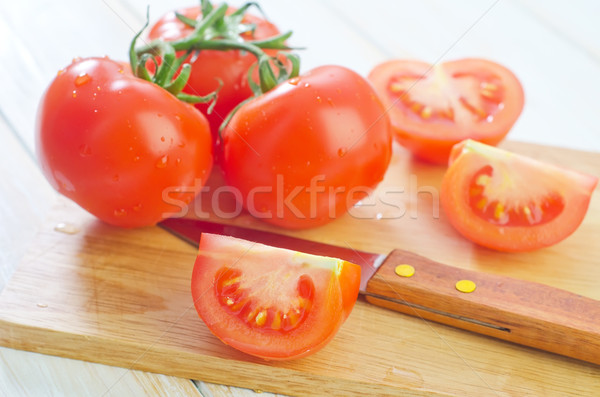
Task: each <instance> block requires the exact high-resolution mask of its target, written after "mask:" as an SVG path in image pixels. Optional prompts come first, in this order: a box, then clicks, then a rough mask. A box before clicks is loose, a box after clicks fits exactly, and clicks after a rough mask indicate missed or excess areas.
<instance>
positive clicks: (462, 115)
mask: <svg viewBox="0 0 600 397" xmlns="http://www.w3.org/2000/svg"><path fill="white" fill-rule="evenodd" d="M387 88H388V95H389V96H390V98H391V99H392V100H393V103H394V105H395V106H397V107H398V108H400V110H402V111H404V112H406V114H408V115H410V116H409V117H411V118H412V119H413V120H415V121H427V122H435V123H441V124H452V123H455V122H458V123H465V124H466V123H473V122H475V123H477V122H492V121H493V120H494V116H495V115H496V114H497V113H498V112H499V111H500V110H502V109H503V108H504V103H503V100H504V88H503V85H502V81H501V80H500V78H499V77H497V76H495V75H493V74H489V73H481V72H472V73H471V72H455V73H452V74H449V73H447V72H446V71H444V70H443V68H442V67H440V66H433V67H432V69H431V71H428V72H427V73H425V74H418V73H414V72H409V71H407V72H404V73H397V74H395V75H394V76H393V77H391V78H390V80H389V83H388V87H387Z"/></svg>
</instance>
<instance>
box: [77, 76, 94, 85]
mask: <svg viewBox="0 0 600 397" xmlns="http://www.w3.org/2000/svg"><path fill="white" fill-rule="evenodd" d="M91 79H92V78H91V77H90V75H89V74H87V73H81V74H80V75H79V76H77V77H75V85H76V86H77V87H81V86H82V85H84V84H87V83H89V82H90V80H91Z"/></svg>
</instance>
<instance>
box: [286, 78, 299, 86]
mask: <svg viewBox="0 0 600 397" xmlns="http://www.w3.org/2000/svg"><path fill="white" fill-rule="evenodd" d="M299 82H300V77H294V78H291V79H290V80H289V81H288V83H290V84H291V85H298V83H299Z"/></svg>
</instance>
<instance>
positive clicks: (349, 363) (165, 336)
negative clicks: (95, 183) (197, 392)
mask: <svg viewBox="0 0 600 397" xmlns="http://www.w3.org/2000/svg"><path fill="white" fill-rule="evenodd" d="M506 145H507V146H509V147H514V148H518V149H519V150H520V151H521V152H528V153H529V154H531V155H534V156H536V157H540V158H541V157H543V158H546V159H547V160H549V161H558V162H560V161H564V162H569V161H574V160H575V159H577V161H578V162H577V166H578V167H580V168H582V170H583V169H584V168H586V167H595V166H596V165H597V161H598V159H597V156H596V155H594V154H589V155H588V154H586V153H582V152H576V151H565V150H560V149H552V148H544V147H539V146H530V145H517V144H515V143H507V144H506ZM442 172H443V168H440V167H431V166H426V165H423V164H418V163H413V162H411V161H410V159H409V158H408V159H407V158H406V154H405V152H403V151H402V150H400V149H399V148H396V154H395V158H394V161H393V164H392V167H391V168H390V172H389V173H388V175H387V176H386V180H385V181H384V183H383V184H382V185H381V187H380V189H381V190H380V189H378V191H377V194H383V193H384V189H386V186H387V187H389V186H391V185H394V186H396V187H398V186H403V185H404V184H405V185H404V186H406V187H407V189H408V186H409V184H410V180H411V175H413V176H416V175H418V181H417V187H421V188H423V187H424V186H431V187H433V188H435V187H436V186H439V180H440V178H441V173H442ZM413 179H414V178H413ZM432 190H433V191H434V190H435V189H432ZM394 197H396V198H397V199H398V200H399V201H397V202H393V204H394V205H395V207H393V208H396V209H398V208H399V207H401V206H403V207H404V208H405V209H406V213H405V216H403V217H391V216H390V217H389V219H388V218H386V217H383V216H382V217H377V216H376V214H377V213H384V212H382V211H386V210H389V208H388V207H387V206H386V205H384V203H383V202H381V201H377V200H375V201H376V202H375V203H374V204H373V205H372V206H371V205H369V203H368V201H365V202H364V203H363V205H362V206H360V207H358V208H356V210H357V211H358V212H355V213H354V214H349V215H348V216H345V217H343V218H340V219H339V220H337V221H335V222H332V223H331V224H329V225H327V226H325V227H322V228H318V229H313V230H306V231H302V232H296V233H292V232H287V233H290V234H297V235H300V236H303V237H306V238H312V239H315V240H321V241H326V242H330V243H331V242H332V243H337V244H340V245H346V244H348V245H350V246H351V247H355V248H357V249H364V250H371V251H378V252H386V251H389V250H391V249H393V248H405V249H406V248H409V249H411V250H412V251H415V252H417V253H421V254H425V255H427V256H429V257H432V258H434V259H435V260H438V261H443V262H445V263H449V264H451V265H453V266H456V267H459V268H462V269H469V268H471V269H477V270H479V271H485V272H489V273H493V274H505V275H510V276H512V277H516V278H521V279H530V280H534V281H538V282H543V283H545V284H550V285H552V284H554V285H555V286H559V287H562V288H564V289H566V290H569V291H571V292H575V293H580V294H582V295H584V296H587V297H589V298H593V299H598V297H599V296H598V295H599V294H600V291H599V290H600V288H599V286H600V285H599V281H598V280H600V277H597V272H598V269H599V268H600V266H598V264H599V253H598V247H597V246H596V245H595V244H594V241H595V240H594V239H593V238H590V236H597V235H598V234H599V233H600V230H599V229H598V224H599V219H600V212H599V210H600V205H599V204H600V201H599V199H600V197H598V195H597V194H596V195H595V196H594V198H593V200H592V203H591V205H590V210H589V212H588V216H587V218H586V219H585V221H584V223H583V224H582V226H581V227H580V229H579V230H578V231H577V232H576V233H575V234H573V235H572V236H571V237H569V238H568V239H567V240H565V241H564V242H562V243H560V244H558V245H556V246H554V247H551V248H547V249H545V250H541V251H538V252H536V253H529V254H511V255H506V254H499V253H496V252H492V251H489V250H485V249H482V248H479V247H477V246H475V245H473V244H471V243H469V242H467V241H465V240H463V239H462V238H460V236H458V235H457V234H456V233H455V232H454V231H453V230H452V229H451V227H450V226H449V225H448V224H447V222H446V221H445V218H444V216H443V213H440V214H439V216H438V217H435V216H434V215H435V211H434V209H433V208H432V207H433V205H432V203H434V202H435V200H434V199H433V198H432V194H429V193H426V194H421V193H419V195H418V197H417V198H416V199H415V198H414V197H412V196H411V195H409V194H405V195H396V196H394ZM388 198H389V197H388ZM388 202H389V200H388ZM413 211H414V213H413ZM385 214H386V215H393V214H392V213H389V212H385ZM411 214H412V215H411ZM413 215H414V216H413ZM229 221H230V222H240V223H242V224H244V225H246V226H251V227H260V228H265V229H269V228H271V227H270V226H267V225H264V224H261V223H258V222H257V221H256V220H253V219H252V218H250V217H249V216H248V215H246V214H244V215H241V216H240V217H238V218H236V219H233V220H229ZM60 222H66V223H70V224H72V225H74V226H75V227H76V228H78V229H79V232H78V233H75V234H64V233H60V232H57V231H56V230H55V229H54V228H55V225H56V224H58V223H60ZM365 231H368V233H365ZM194 258H195V250H194V248H192V247H191V246H188V245H187V244H186V243H184V242H182V241H180V240H177V239H176V238H174V237H173V236H171V235H169V234H167V233H166V232H164V231H163V230H161V229H159V228H156V227H150V228H144V229H138V230H122V229H118V228H113V227H110V226H107V225H105V224H102V223H101V222H99V221H97V220H95V219H94V218H93V217H91V216H90V215H88V214H86V213H84V212H83V211H82V210H80V209H79V208H77V207H76V206H74V205H73V204H71V203H70V202H67V201H65V200H61V201H60V202H59V204H58V205H57V207H56V208H54V209H53V211H52V213H51V218H50V219H49V220H48V222H47V223H45V225H44V227H43V229H42V231H41V232H40V234H39V235H38V237H37V238H36V240H35V244H34V245H33V246H32V247H31V249H30V250H29V252H28V254H27V255H26V257H25V258H24V260H23V261H22V262H21V265H20V267H19V269H18V270H17V271H16V273H15V275H14V276H13V278H12V280H11V282H10V283H9V284H8V286H7V287H6V289H5V290H4V291H3V293H2V295H0V344H2V345H5V346H10V347H13V348H17V349H25V350H31V351H35V352H43V353H47V354H53V355H61V356H67V357H72V358H77V359H81V360H89V361H94V362H101V363H106V364H111V365H119V366H122V367H124V368H128V369H140V370H145V371H150V372H160V373H164V374H168V375H174V376H178V377H186V378H194V379H201V380H204V381H208V382H213V383H221V384H227V385H233V386H240V387H246V388H249V389H252V390H262V391H271V392H277V393H282V394H288V395H307V394H310V395H340V394H343V395H367V394H368V395H373V394H377V395H397V394H402V395H409V396H410V395H483V396H485V395H528V394H529V395H531V394H533V395H553V394H554V395H567V396H568V395H573V396H575V395H586V394H590V393H591V394H590V395H594V394H598V393H600V383H599V382H598V378H599V377H600V368H599V367H598V366H595V365H592V364H586V363H583V362H580V361H577V360H572V359H567V358H564V357H560V356H558V355H554V354H550V353H546V352H542V351H538V350H534V349H528V348H523V347H520V346H518V345H515V344H512V343H507V342H503V341H498V340H495V339H491V338H488V337H485V336H479V335H475V334H473V333H470V332H465V331H462V330H458V329H454V328H450V327H447V326H443V325H439V324H435V323H431V322H427V321H424V320H422V319H419V318H415V317H409V316H404V315H402V314H399V313H394V312H391V311H389V310H385V309H382V308H377V307H374V306H372V305H369V304H367V303H366V302H364V301H362V300H360V301H359V302H357V304H356V307H355V309H354V311H353V312H352V314H351V316H350V317H349V319H348V320H347V322H346V323H345V324H344V325H343V327H342V329H341V330H340V332H339V333H338V335H337V336H336V337H335V338H334V340H333V341H332V342H331V343H330V344H329V345H328V346H326V347H325V348H324V349H323V350H322V351H320V352H318V353H316V354H315V355H313V356H309V357H307V358H305V359H301V360H296V361H290V362H276V363H269V362H265V361H262V360H260V359H255V358H251V357H248V356H246V355H244V354H242V353H239V352H237V351H235V350H233V349H231V348H229V347H227V346H225V345H224V344H222V343H221V342H220V341H219V340H218V339H217V338H215V337H214V336H213V335H212V334H211V333H210V332H209V331H208V330H207V328H206V327H205V326H204V324H203V323H202V322H201V320H199V318H198V316H197V315H196V313H195V311H194V309H193V305H192V302H191V294H190V292H189V289H190V287H189V278H190V274H191V269H192V265H193V261H194ZM564 263H570V264H571V266H570V267H569V268H568V269H567V270H565V269H563V267H564V266H563V265H564ZM595 275H596V276H595Z"/></svg>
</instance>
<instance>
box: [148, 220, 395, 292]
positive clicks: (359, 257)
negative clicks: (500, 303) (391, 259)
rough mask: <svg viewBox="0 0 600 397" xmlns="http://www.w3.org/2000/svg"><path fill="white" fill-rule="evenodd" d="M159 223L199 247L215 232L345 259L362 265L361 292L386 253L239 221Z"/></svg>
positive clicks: (167, 221) (364, 289) (176, 221)
mask: <svg viewBox="0 0 600 397" xmlns="http://www.w3.org/2000/svg"><path fill="white" fill-rule="evenodd" d="M158 226H160V227H162V228H163V229H165V230H167V231H168V232H170V233H172V234H174V235H176V236H177V237H179V238H181V239H182V240H184V241H186V242H188V243H190V244H192V245H194V246H196V247H197V246H198V243H199V242H200V236H201V235H202V233H212V234H220V235H224V236H230V237H236V238H240V239H244V240H249V241H254V242H257V243H261V244H265V245H270V246H273V247H278V248H285V249H289V250H294V251H300V252H304V253H307V254H313V255H321V256H329V257H332V258H338V259H343V260H346V261H348V262H352V263H355V264H357V265H359V266H360V267H361V276H360V291H361V292H362V293H364V292H365V291H366V288H367V281H369V279H370V278H371V277H372V276H373V274H375V272H376V271H377V268H378V267H379V265H381V263H382V262H383V260H384V259H385V257H386V255H381V254H374V253H371V252H364V251H358V250H355V249H354V248H352V247H350V246H349V245H348V246H347V247H340V246H337V245H331V244H325V243H321V242H318V241H311V240H305V239H301V238H297V237H292V236H286V235H284V234H279V233H274V232H269V231H264V230H256V229H250V228H246V227H242V226H236V225H224V224H221V223H216V222H210V221H205V220H200V219H189V218H169V219H165V220H164V221H162V222H160V223H159V224H158Z"/></svg>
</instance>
